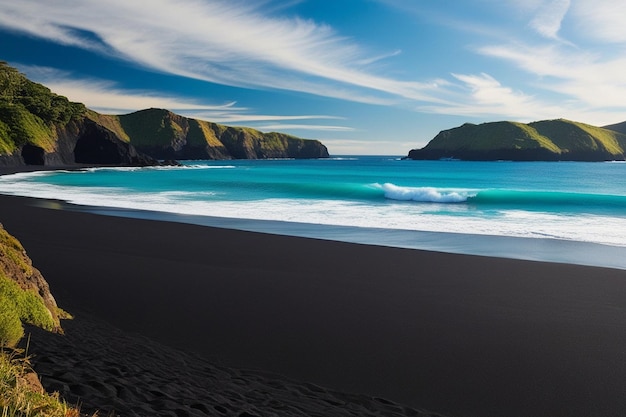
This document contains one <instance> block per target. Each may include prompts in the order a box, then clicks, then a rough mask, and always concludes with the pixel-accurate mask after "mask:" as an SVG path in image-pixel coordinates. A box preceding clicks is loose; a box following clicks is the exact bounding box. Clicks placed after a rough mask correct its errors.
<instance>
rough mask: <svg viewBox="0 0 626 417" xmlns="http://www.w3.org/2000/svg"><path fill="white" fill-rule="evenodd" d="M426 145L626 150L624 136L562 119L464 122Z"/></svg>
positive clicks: (618, 152) (558, 150) (562, 150)
mask: <svg viewBox="0 0 626 417" xmlns="http://www.w3.org/2000/svg"><path fill="white" fill-rule="evenodd" d="M427 148H428V149H441V150H446V151H454V150H469V151H489V150H498V149H520V150H522V149H537V148H543V149H546V150H548V151H550V152H552V153H555V154H561V153H567V152H573V151H598V150H605V151H606V152H608V153H609V154H611V155H615V156H620V155H623V154H624V150H625V149H626V135H623V134H620V133H618V132H614V131H610V130H607V129H603V128H599V127H595V126H590V125H586V124H584V123H578V122H572V121H569V120H563V119H558V120H546V121H540V122H534V123H529V124H523V123H517V122H492V123H483V124H480V125H473V124H469V123H467V124H464V125H463V126H460V127H457V128H454V129H450V130H447V131H443V132H441V133H440V134H439V135H437V137H435V139H433V140H432V141H431V142H430V143H429V144H428V145H427Z"/></svg>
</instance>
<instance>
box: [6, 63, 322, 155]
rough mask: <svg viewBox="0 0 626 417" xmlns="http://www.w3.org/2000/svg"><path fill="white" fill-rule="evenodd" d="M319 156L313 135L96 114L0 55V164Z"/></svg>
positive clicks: (159, 114)
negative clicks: (309, 137) (305, 135)
mask: <svg viewBox="0 0 626 417" xmlns="http://www.w3.org/2000/svg"><path fill="white" fill-rule="evenodd" d="M324 157H328V150H327V149H326V147H325V146H324V145H323V144H322V143H320V142H319V141H316V140H306V139H300V138H296V137H294V136H290V135H285V134H281V133H267V134H266V133H262V132H259V131H257V130H254V129H249V128H236V127H227V126H222V125H218V124H215V123H211V122H207V121H201V120H195V119H190V118H186V117H183V116H179V115H177V114H174V113H172V112H170V111H167V110H162V109H148V110H142V111H138V112H135V113H131V114H127V115H123V116H109V115H102V114H99V113H96V112H94V111H92V110H89V109H87V108H86V107H85V106H84V105H83V104H81V103H73V102H70V101H69V100H68V99H67V98H65V97H63V96H59V95H57V94H54V93H52V92H51V91H50V90H49V89H48V88H46V87H45V86H43V85H41V84H37V83H34V82H32V81H30V80H28V79H27V78H26V77H24V76H23V75H22V74H20V73H19V72H18V71H17V70H15V69H14V68H11V67H10V66H8V65H7V64H6V63H2V62H0V166H2V165H4V166H19V165H48V166H66V165H72V164H95V165H99V164H103V165H140V166H143V165H157V164H159V162H158V160H172V159H263V158H324Z"/></svg>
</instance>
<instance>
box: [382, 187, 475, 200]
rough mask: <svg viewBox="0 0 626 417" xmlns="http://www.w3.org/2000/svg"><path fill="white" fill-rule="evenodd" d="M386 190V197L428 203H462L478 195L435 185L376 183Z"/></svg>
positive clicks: (473, 192)
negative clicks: (435, 186) (412, 185)
mask: <svg viewBox="0 0 626 417" xmlns="http://www.w3.org/2000/svg"><path fill="white" fill-rule="evenodd" d="M374 187H376V188H380V189H381V190H383V191H384V193H385V197H386V198H388V199H390V200H399V201H421V202H428V203H462V202H465V201H467V199H468V198H469V197H473V196H475V195H476V192H475V191H469V190H449V189H438V188H434V187H400V186H397V185H395V184H391V183H385V184H382V185H381V184H374Z"/></svg>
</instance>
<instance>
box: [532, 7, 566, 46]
mask: <svg viewBox="0 0 626 417" xmlns="http://www.w3.org/2000/svg"><path fill="white" fill-rule="evenodd" d="M569 7H570V0H551V1H547V2H544V3H542V4H541V5H540V7H539V8H538V9H537V10H536V12H535V16H534V18H533V19H532V20H531V21H530V26H531V27H532V28H533V29H534V30H536V31H537V32H538V33H539V34H540V35H542V36H545V37H546V38H550V39H559V30H560V29H561V22H562V21H563V18H564V17H565V14H566V13H567V11H568V10H569Z"/></svg>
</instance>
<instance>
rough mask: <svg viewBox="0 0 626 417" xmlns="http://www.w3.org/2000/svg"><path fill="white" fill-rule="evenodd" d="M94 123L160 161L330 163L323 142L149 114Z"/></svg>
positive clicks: (94, 115)
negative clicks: (289, 160)
mask: <svg viewBox="0 0 626 417" xmlns="http://www.w3.org/2000/svg"><path fill="white" fill-rule="evenodd" d="M88 117H89V118H90V119H92V120H94V121H96V122H97V123H99V124H101V125H103V126H106V127H107V128H108V129H110V130H111V131H112V132H115V133H116V134H117V135H118V136H119V137H121V138H123V139H124V140H125V141H128V143H130V144H131V145H133V146H134V147H135V148H136V149H137V150H138V151H140V152H143V153H145V154H147V155H150V156H151V157H153V158H156V159H267V158H296V159H311V158H326V157H328V150H327V149H326V147H325V146H324V145H322V143H321V142H319V141H317V140H311V139H301V138H298V137H295V136H291V135H287V134H284V133H277V132H271V133H263V132H260V131H258V130H255V129H251V128H246V127H230V126H224V125H220V124H217V123H212V122H207V121H204V120H197V119H191V118H187V117H183V116H180V115H178V114H175V113H172V112H170V111H168V110H164V109H147V110H140V111H137V112H134V113H130V114H126V115H122V116H106V115H99V114H97V113H95V112H89V114H88Z"/></svg>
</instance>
